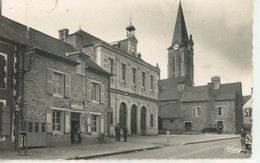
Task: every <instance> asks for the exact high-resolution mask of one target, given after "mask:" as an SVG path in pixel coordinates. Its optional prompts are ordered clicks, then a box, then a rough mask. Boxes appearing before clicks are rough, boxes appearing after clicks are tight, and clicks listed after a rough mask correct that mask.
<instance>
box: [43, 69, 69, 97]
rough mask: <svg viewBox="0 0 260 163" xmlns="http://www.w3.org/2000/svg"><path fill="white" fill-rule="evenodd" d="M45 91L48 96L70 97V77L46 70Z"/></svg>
mask: <svg viewBox="0 0 260 163" xmlns="http://www.w3.org/2000/svg"><path fill="white" fill-rule="evenodd" d="M46 91H47V92H46V93H47V94H50V95H55V96H58V97H70V75H69V74H65V73H62V72H58V71H55V70H51V69H48V70H47V88H46Z"/></svg>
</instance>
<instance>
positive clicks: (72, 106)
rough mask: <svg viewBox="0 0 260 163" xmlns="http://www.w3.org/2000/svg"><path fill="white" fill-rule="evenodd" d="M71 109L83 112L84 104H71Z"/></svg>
mask: <svg viewBox="0 0 260 163" xmlns="http://www.w3.org/2000/svg"><path fill="white" fill-rule="evenodd" d="M70 108H71V109H73V110H81V111H82V110H83V104H82V103H78V102H71V106H70Z"/></svg>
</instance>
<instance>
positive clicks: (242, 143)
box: [240, 128, 246, 153]
mask: <svg viewBox="0 0 260 163" xmlns="http://www.w3.org/2000/svg"><path fill="white" fill-rule="evenodd" d="M245 137H246V132H245V130H244V129H243V128H241V132H240V141H241V145H242V150H241V152H244V153H246V144H245Z"/></svg>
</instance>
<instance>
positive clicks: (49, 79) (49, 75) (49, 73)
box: [47, 69, 53, 95]
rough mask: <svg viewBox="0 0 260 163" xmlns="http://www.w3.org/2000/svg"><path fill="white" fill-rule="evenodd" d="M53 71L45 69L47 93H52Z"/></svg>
mask: <svg viewBox="0 0 260 163" xmlns="http://www.w3.org/2000/svg"><path fill="white" fill-rule="evenodd" d="M52 76H53V71H52V70H50V69H48V70H47V94H51V95H52V94H53V82H52V80H53V79H52Z"/></svg>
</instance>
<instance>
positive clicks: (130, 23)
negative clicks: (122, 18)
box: [129, 16, 132, 24]
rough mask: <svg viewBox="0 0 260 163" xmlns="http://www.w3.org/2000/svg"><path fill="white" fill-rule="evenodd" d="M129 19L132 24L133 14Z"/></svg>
mask: <svg viewBox="0 0 260 163" xmlns="http://www.w3.org/2000/svg"><path fill="white" fill-rule="evenodd" d="M129 20H130V24H132V17H131V16H130V18H129Z"/></svg>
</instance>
